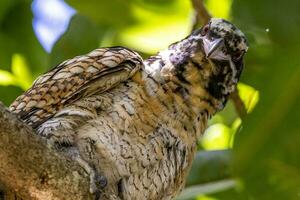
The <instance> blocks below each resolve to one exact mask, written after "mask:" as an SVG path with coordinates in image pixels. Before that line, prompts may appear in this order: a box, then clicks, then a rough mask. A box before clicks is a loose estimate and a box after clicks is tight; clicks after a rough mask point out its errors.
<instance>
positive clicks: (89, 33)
mask: <svg viewBox="0 0 300 200" xmlns="http://www.w3.org/2000/svg"><path fill="white" fill-rule="evenodd" d="M101 34H103V33H101V32H99V31H98V30H97V29H96V26H95V25H94V24H93V23H91V21H90V20H89V19H88V18H86V17H83V16H81V15H79V14H76V15H74V16H73V18H72V20H71V22H70V25H69V28H68V30H67V32H66V33H65V34H64V35H63V36H62V37H61V38H60V39H59V40H58V41H57V42H56V44H55V45H54V47H53V49H52V52H51V66H55V65H57V64H59V63H60V62H62V61H64V60H67V59H70V58H72V57H75V56H78V55H82V54H86V53H88V52H89V51H92V50H94V49H96V48H98V44H99V40H98V37H100V36H101Z"/></svg>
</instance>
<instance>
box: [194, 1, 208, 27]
mask: <svg viewBox="0 0 300 200" xmlns="http://www.w3.org/2000/svg"><path fill="white" fill-rule="evenodd" d="M192 5H193V7H194V10H195V18H194V23H193V30H195V29H197V27H198V26H199V25H200V24H206V23H207V22H208V21H209V20H210V18H211V15H210V14H209V12H208V11H207V9H206V8H205V6H204V2H203V0H192Z"/></svg>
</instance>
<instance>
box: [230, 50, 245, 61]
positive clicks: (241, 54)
mask: <svg viewBox="0 0 300 200" xmlns="http://www.w3.org/2000/svg"><path fill="white" fill-rule="evenodd" d="M243 55H244V51H238V52H236V53H234V54H233V55H232V59H233V60H234V61H238V60H240V59H241V58H242V57H243Z"/></svg>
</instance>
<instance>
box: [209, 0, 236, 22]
mask: <svg viewBox="0 0 300 200" xmlns="http://www.w3.org/2000/svg"><path fill="white" fill-rule="evenodd" d="M231 5H232V0H222V1H220V0H207V1H206V6H207V9H208V10H209V12H210V13H211V14H212V16H213V17H220V18H224V19H230V15H231Z"/></svg>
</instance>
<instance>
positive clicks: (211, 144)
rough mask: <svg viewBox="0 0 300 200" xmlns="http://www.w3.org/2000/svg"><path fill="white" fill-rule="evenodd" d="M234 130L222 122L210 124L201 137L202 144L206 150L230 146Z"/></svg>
mask: <svg viewBox="0 0 300 200" xmlns="http://www.w3.org/2000/svg"><path fill="white" fill-rule="evenodd" d="M231 135H232V130H231V128H230V127H228V126H226V125H225V124H222V123H217V124H213V125H211V126H209V127H208V128H207V129H206V131H205V133H204V135H203V136H202V138H201V140H200V141H201V144H202V146H203V148H204V149H205V150H221V149H228V148H229V147H230V139H231Z"/></svg>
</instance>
